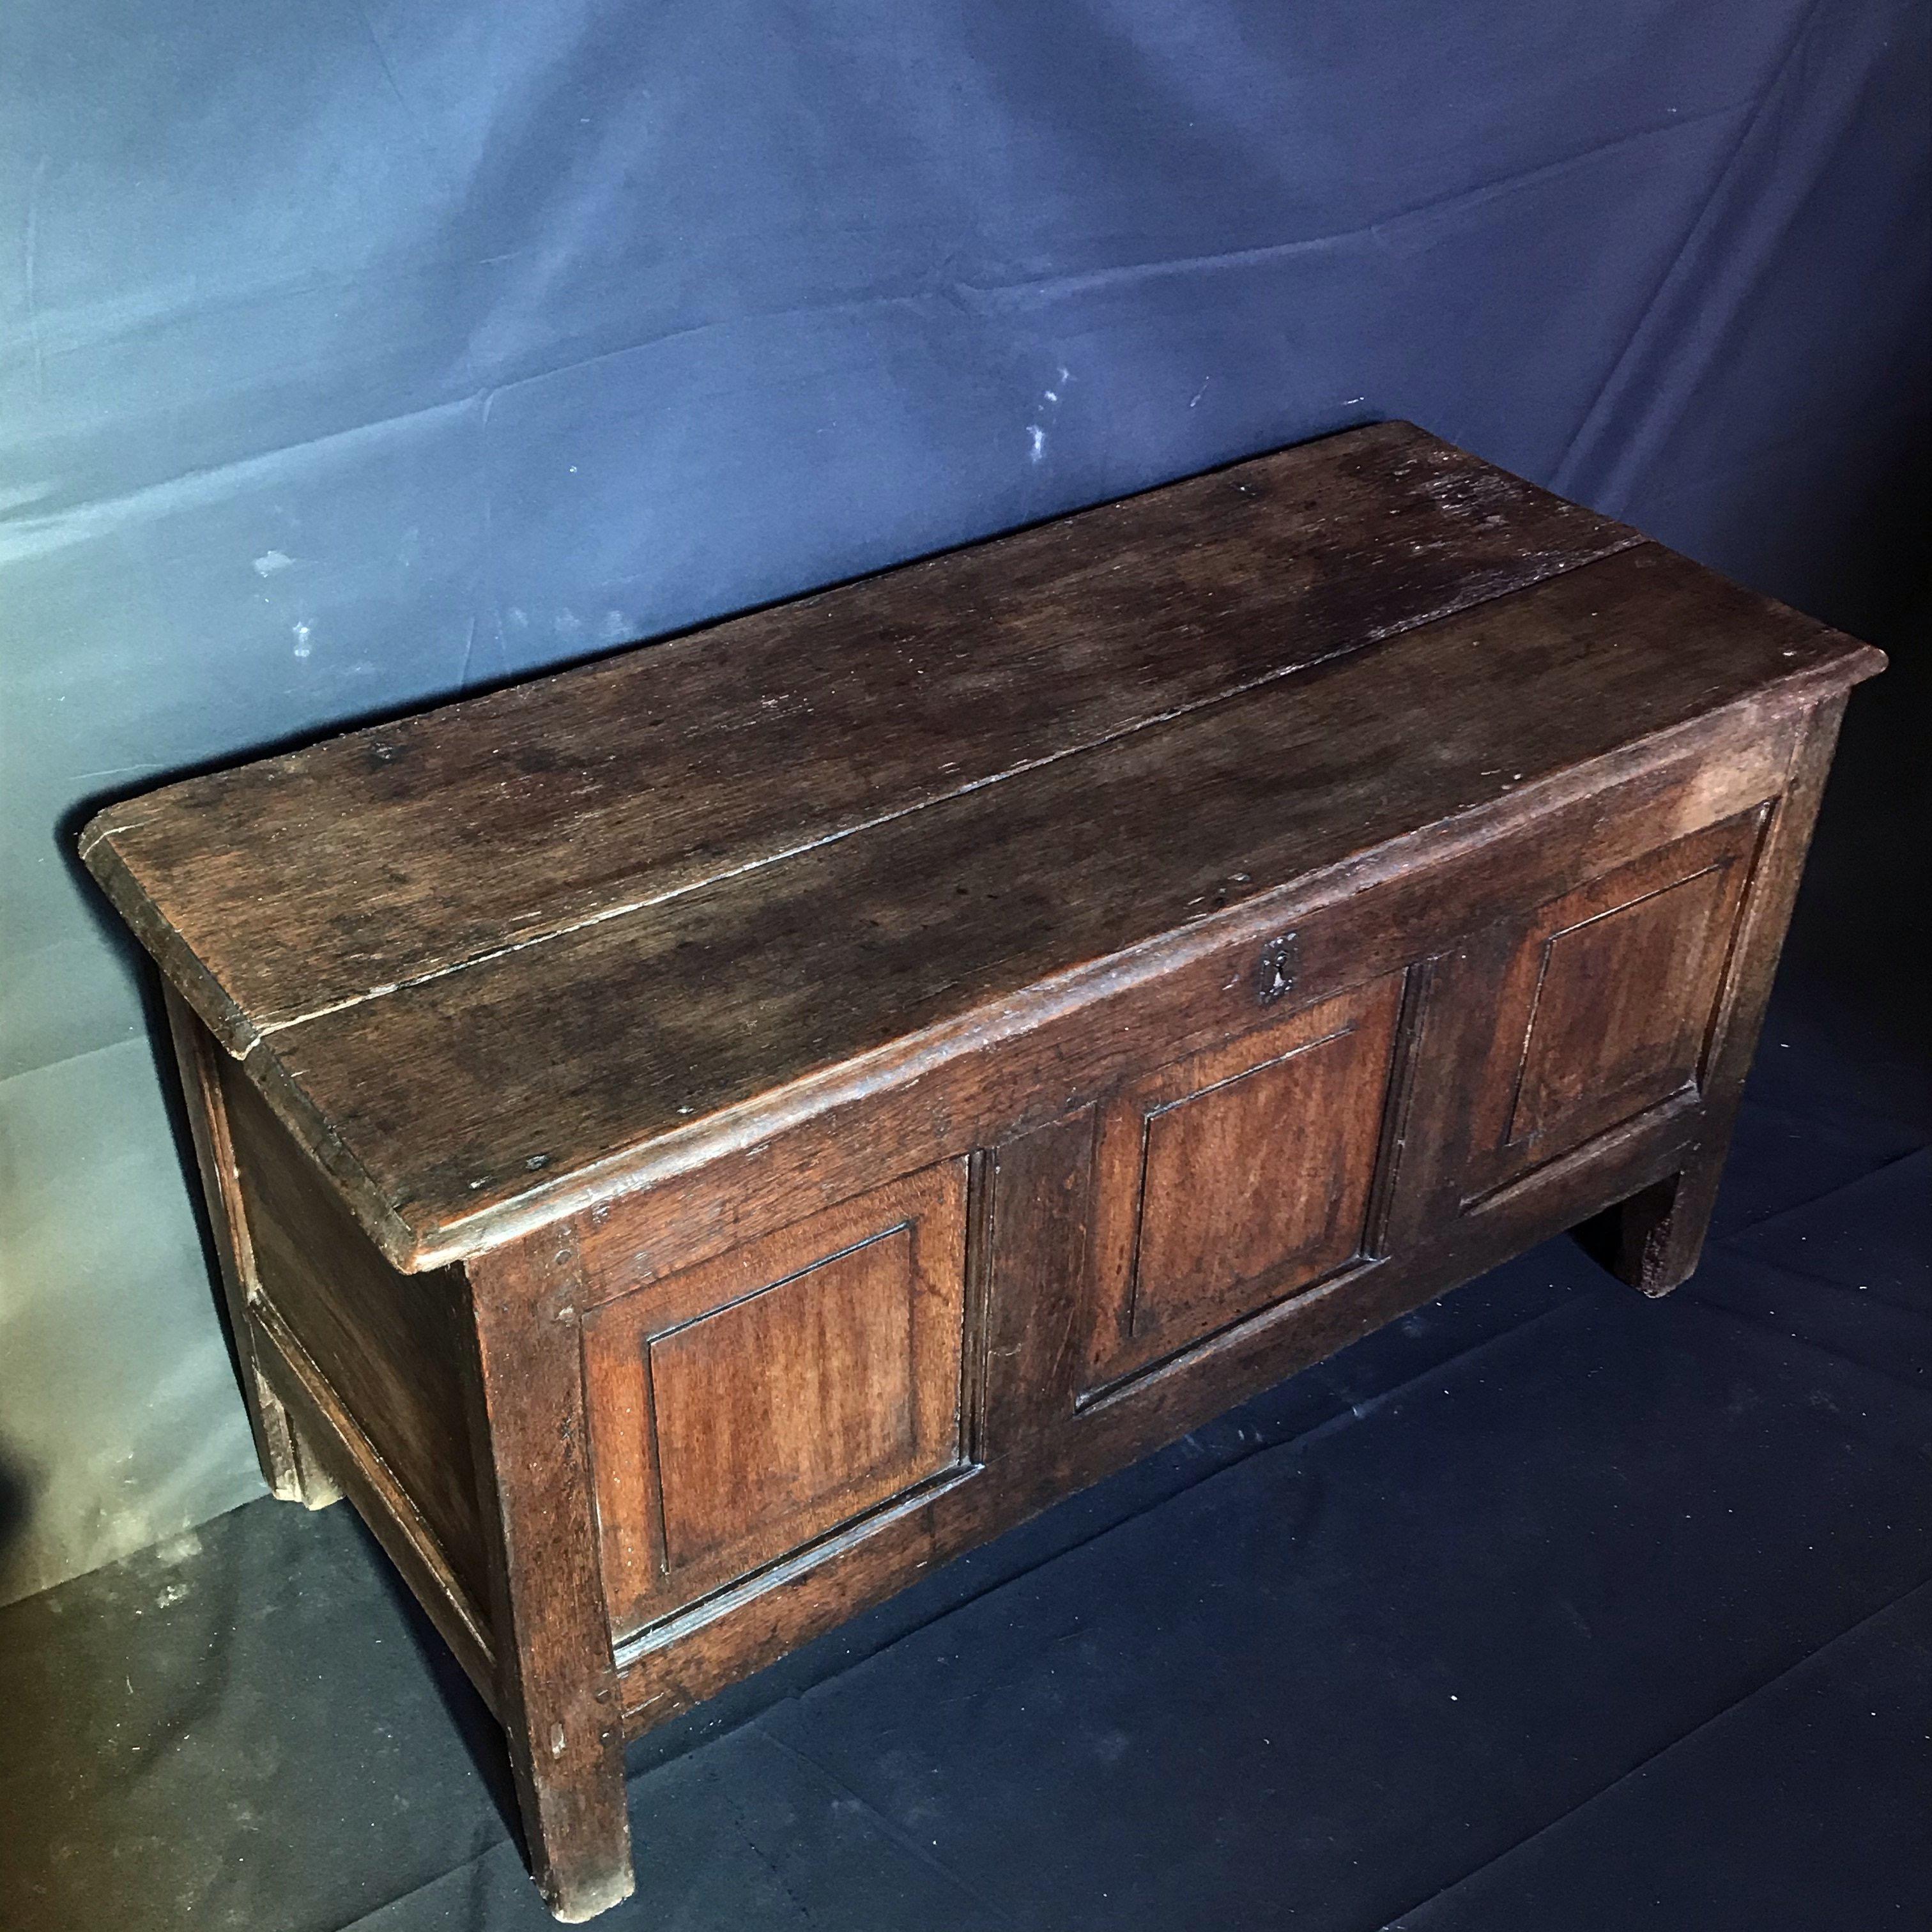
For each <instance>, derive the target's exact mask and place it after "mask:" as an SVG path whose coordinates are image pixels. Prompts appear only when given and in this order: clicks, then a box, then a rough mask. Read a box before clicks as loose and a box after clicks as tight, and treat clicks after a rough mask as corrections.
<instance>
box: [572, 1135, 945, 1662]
mask: <svg viewBox="0 0 1932 1932" xmlns="http://www.w3.org/2000/svg"><path fill="white" fill-rule="evenodd" d="M965 1279H966V1276H965V1163H963V1162H952V1163H947V1164H946V1165H944V1166H941V1167H937V1168H933V1169H928V1170H927V1171H926V1172H924V1173H922V1174H918V1175H911V1176H910V1177H908V1178H905V1179H904V1180H901V1181H894V1182H892V1183H891V1184H889V1185H888V1186H886V1187H881V1188H878V1189H876V1190H874V1191H873V1192H871V1193H868V1194H865V1195H863V1196H860V1197H859V1198H858V1199H856V1200H853V1201H850V1202H844V1203H842V1204H841V1205H839V1206H838V1207H836V1208H831V1209H828V1210H826V1211H824V1212H823V1213H821V1214H815V1215H814V1216H812V1217H811V1218H810V1219H809V1220H805V1221H803V1222H801V1223H798V1224H796V1226H793V1227H790V1228H785V1229H780V1230H779V1231H778V1232H777V1233H775V1234H773V1235H767V1236H766V1237H765V1238H763V1239H762V1240H759V1241H752V1242H749V1243H747V1244H745V1246H744V1247H740V1248H737V1249H734V1250H732V1251H731V1252H730V1253H727V1254H725V1255H723V1256H719V1257H718V1259H715V1260H714V1261H712V1262H706V1263H705V1264H704V1265H702V1266H700V1267H697V1268H691V1269H688V1270H686V1271H684V1272H683V1273H682V1274H673V1275H671V1276H669V1277H667V1278H665V1279H664V1280H661V1281H658V1282H654V1283H651V1284H649V1286H645V1287H641V1288H639V1289H637V1290H635V1291H634V1292H633V1293H631V1294H630V1295H624V1296H620V1297H619V1298H617V1299H616V1300H615V1301H610V1302H607V1303H605V1304H604V1305H603V1306H601V1307H598V1308H596V1309H594V1310H592V1311H591V1312H590V1313H589V1315H587V1316H586V1318H585V1322H584V1349H585V1367H586V1383H587V1386H588V1388H589V1408H590V1416H591V1430H592V1439H593V1442H594V1446H595V1463H596V1468H597V1473H598V1511H599V1516H600V1520H601V1538H602V1548H603V1564H604V1583H605V1589H606V1594H607V1597H608V1598H609V1601H610V1610H611V1616H612V1622H613V1628H615V1630H616V1631H617V1632H618V1634H620V1635H621V1634H625V1632H628V1631H632V1630H636V1629H640V1628H643V1627H644V1626H645V1625H648V1624H649V1623H651V1622H654V1621H655V1620H656V1619H658V1618H660V1617H661V1616H667V1615H668V1614H670V1613H671V1612H673V1611H674V1610H677V1609H678V1608H679V1607H682V1606H683V1605H685V1604H689V1603H690V1602H691V1601H693V1600H694V1599H695V1598H699V1597H702V1596H704V1595H707V1594H709V1592H712V1591H713V1590H715V1589H719V1588H721V1587H722V1586H725V1585H727V1584H729V1583H733V1582H735V1581H736V1580H738V1579H739V1578H740V1577H745V1576H748V1575H749V1574H751V1573H752V1572H754V1571H757V1570H758V1569H760V1568H762V1567H763V1566H764V1565H767V1564H769V1563H771V1562H775V1561H776V1560H777V1559H779V1558H781V1557H784V1556H789V1555H790V1554H791V1553H793V1552H795V1551H796V1550H801V1549H802V1548H804V1547H805V1546H806V1545H808V1544H811V1543H812V1542H814V1541H816V1540H817V1539H818V1538H823V1537H825V1536H827V1535H829V1534H830V1533H831V1532H834V1531H836V1530H838V1529H840V1528H841V1526H844V1525H846V1524H848V1523H852V1522H853V1521H854V1520H856V1519H858V1518H859V1517H864V1516H865V1514H867V1513H868V1511H873V1510H875V1509H877V1508H879V1507H880V1505H883V1504H885V1503H887V1502H889V1501H890V1500H891V1499H893V1498H894V1497H895V1496H901V1495H902V1494H904V1493H905V1492H907V1491H908V1490H913V1489H914V1488H916V1487H917V1486H918V1485H919V1484H922V1483H923V1482H925V1481H927V1480H928V1479H929V1478H932V1477H935V1476H938V1475H942V1474H943V1473H944V1472H946V1471H947V1470H950V1469H953V1468H955V1467H956V1466H958V1465H959V1463H960V1461H961V1460H962V1451H961V1429H960V1402H959V1394H960V1351H961V1346H962V1329H963V1325H964V1320H965Z"/></svg>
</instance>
